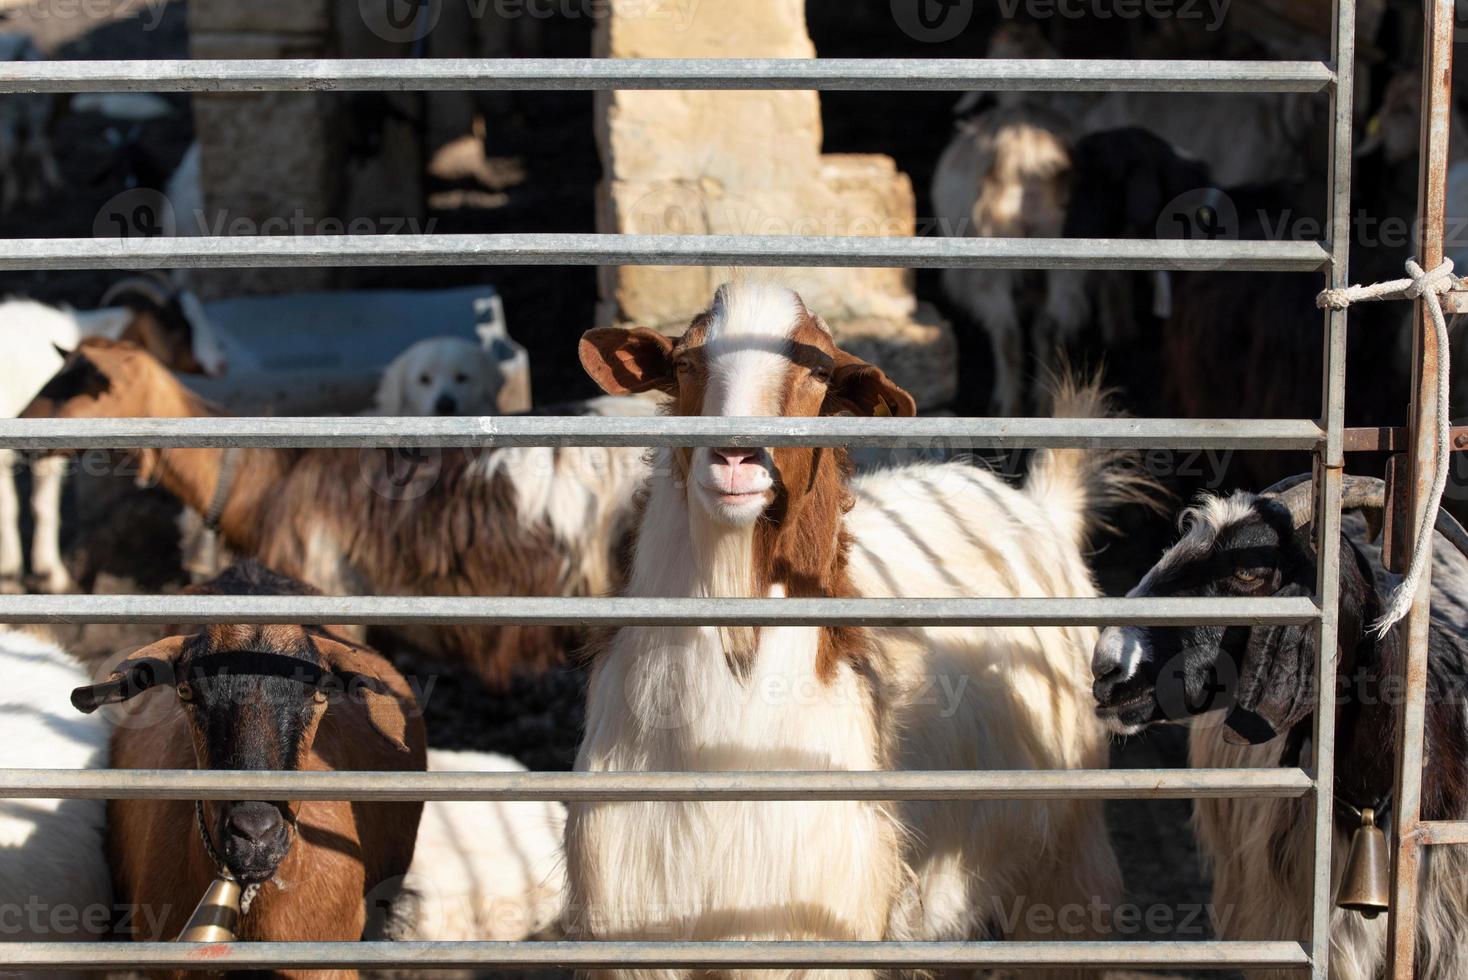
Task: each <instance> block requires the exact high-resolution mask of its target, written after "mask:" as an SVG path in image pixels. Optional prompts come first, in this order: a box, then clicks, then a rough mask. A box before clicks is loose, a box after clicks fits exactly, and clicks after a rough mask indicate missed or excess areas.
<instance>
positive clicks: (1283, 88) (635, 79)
mask: <svg viewBox="0 0 1468 980" xmlns="http://www.w3.org/2000/svg"><path fill="white" fill-rule="evenodd" d="M1334 77H1335V76H1334V74H1333V73H1332V72H1331V70H1330V67H1329V66H1328V65H1326V64H1325V63H1324V62H1320V61H1123V60H1114V61H1113V60H1100V59H1088V60H1079V59H1061V58H1057V59H1045V60H1011V59H950V58H906V59H904V58H870V59H866V58H862V59H857V58H822V59H813V58H800V59H776V58H698V59H682V58H677V59H674V58H667V59H661V58H660V59H640V58H558V59H551V58H523V59H521V58H516V59H509V60H490V59H482V58H415V59H406V58H391V59H387V58H383V59H371V58H367V59H350V60H342V59H316V60H274V59H271V60H256V59H240V60H226V61H215V60H198V61H166V60H158V61H18V62H7V63H4V64H0V92H364V91H387V92H395V91H462V90H471V89H474V90H481V91H483V90H506V89H508V90H521V91H528V90H553V91H606V90H610V89H743V90H751V89H816V90H819V91H851V90H899V91H908V92H922V91H928V92H933V91H944V92H961V91H968V90H985V91H1030V92H1043V91H1060V90H1070V91H1082V92H1142V91H1160V92H1319V91H1321V90H1323V89H1324V88H1325V87H1326V86H1328V85H1330V84H1331V82H1332V81H1333V80H1334Z"/></svg>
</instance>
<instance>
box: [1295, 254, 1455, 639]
mask: <svg viewBox="0 0 1468 980" xmlns="http://www.w3.org/2000/svg"><path fill="white" fill-rule="evenodd" d="M1407 275H1408V276H1410V277H1411V278H1408V279H1393V280H1392V281H1390V282H1378V283H1373V284H1372V285H1369V286H1345V287H1343V288H1340V289H1327V290H1324V291H1323V292H1321V294H1320V295H1319V296H1317V297H1316V298H1315V305H1316V306H1318V307H1320V308H1321V309H1323V310H1324V309H1330V310H1344V309H1346V308H1347V307H1349V306H1350V305H1351V304H1352V303H1369V302H1372V301H1375V300H1383V299H1419V298H1420V299H1421V300H1422V302H1423V304H1424V305H1425V306H1426V307H1427V312H1428V315H1429V318H1430V319H1431V320H1432V327H1433V330H1434V331H1435V332H1436V334H1437V348H1438V359H1437V377H1436V378H1435V379H1434V381H1435V382H1436V384H1437V398H1436V402H1437V425H1436V436H1437V438H1436V443H1437V446H1436V452H1435V453H1434V454H1433V457H1434V466H1435V470H1436V472H1434V473H1433V475H1432V490H1431V491H1430V492H1429V493H1428V496H1427V511H1426V513H1425V514H1423V516H1422V524H1421V526H1420V527H1418V528H1417V536H1416V538H1415V540H1414V541H1413V543H1412V562H1411V564H1410V565H1409V566H1408V567H1407V574H1406V576H1405V577H1404V578H1403V579H1402V581H1401V582H1399V583H1397V587H1396V588H1395V589H1393V590H1392V594H1391V597H1390V598H1389V599H1388V600H1387V605H1386V610H1385V611H1384V612H1383V613H1382V614H1381V618H1380V619H1378V620H1377V621H1376V622H1375V623H1374V624H1372V631H1373V632H1375V634H1376V636H1377V638H1378V639H1380V638H1381V637H1383V636H1385V635H1386V634H1387V631H1388V630H1390V629H1391V628H1392V627H1393V626H1395V625H1396V624H1397V623H1399V622H1401V621H1402V619H1403V618H1405V617H1406V615H1407V613H1408V612H1409V611H1410V610H1411V608H1412V600H1413V598H1414V597H1415V596H1416V595H1417V587H1418V583H1420V582H1421V581H1422V575H1423V572H1424V571H1426V569H1427V565H1428V563H1429V562H1430V561H1432V535H1433V527H1434V525H1436V524H1437V512H1438V508H1439V507H1441V506H1442V499H1443V491H1444V490H1445V489H1447V485H1448V454H1449V453H1450V452H1451V449H1450V446H1449V442H1450V440H1451V437H1452V420H1451V419H1450V418H1449V415H1448V377H1449V375H1448V321H1447V318H1446V317H1445V316H1444V315H1443V304H1442V294H1443V293H1446V292H1448V291H1449V290H1451V289H1452V288H1453V287H1454V286H1456V285H1458V283H1459V281H1460V280H1459V279H1458V277H1457V276H1455V275H1453V260H1452V259H1443V262H1442V265H1439V266H1438V267H1437V268H1435V269H1433V270H1432V271H1431V272H1426V271H1424V270H1423V268H1422V266H1420V265H1418V264H1417V262H1416V261H1415V260H1413V259H1408V260H1407Z"/></svg>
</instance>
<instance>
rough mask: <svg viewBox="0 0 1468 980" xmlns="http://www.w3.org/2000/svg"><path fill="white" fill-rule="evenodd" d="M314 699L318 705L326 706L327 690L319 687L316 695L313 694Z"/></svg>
mask: <svg viewBox="0 0 1468 980" xmlns="http://www.w3.org/2000/svg"><path fill="white" fill-rule="evenodd" d="M312 697H314V698H315V699H316V703H317V704H325V703H326V689H325V688H322V687H318V688H317V689H316V693H315V694H313V695H312Z"/></svg>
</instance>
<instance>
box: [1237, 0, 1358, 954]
mask: <svg viewBox="0 0 1468 980" xmlns="http://www.w3.org/2000/svg"><path fill="white" fill-rule="evenodd" d="M1332 13H1333V15H1334V17H1335V23H1334V25H1333V30H1332V32H1331V50H1330V60H1331V67H1332V68H1334V69H1335V85H1333V86H1332V87H1331V90H1330V122H1331V144H1330V172H1329V174H1328V180H1329V186H1330V194H1331V196H1330V219H1329V224H1328V229H1327V241H1328V247H1329V248H1330V268H1329V271H1328V273H1327V276H1328V278H1329V286H1330V288H1332V289H1338V288H1342V287H1345V286H1348V285H1350V281H1351V276H1350V259H1351V233H1352V230H1353V227H1352V222H1351V164H1352V162H1353V160H1354V157H1355V154H1354V152H1353V151H1354V146H1353V143H1352V122H1353V119H1352V113H1353V112H1354V109H1355V98H1354V83H1355V78H1356V3H1355V0H1335V3H1334V4H1333V7H1332ZM1255 326H1256V329H1258V328H1260V326H1261V325H1258V324H1256V325H1255ZM1322 360H1323V363H1324V368H1323V371H1324V377H1323V381H1322V385H1321V390H1322V400H1323V405H1322V408H1321V422H1320V424H1321V427H1322V428H1323V429H1325V444H1324V445H1323V446H1321V447H1320V449H1319V450H1318V451H1317V453H1316V456H1315V477H1316V480H1315V493H1316V497H1315V515H1314V525H1315V540H1316V553H1317V555H1318V564H1317V568H1316V579H1315V591H1316V594H1317V595H1319V597H1320V621H1319V622H1318V623H1316V626H1315V635H1316V639H1317V641H1318V642H1317V644H1316V649H1317V650H1319V651H1321V655H1320V656H1319V657H1318V658H1317V663H1316V665H1315V668H1316V682H1317V687H1316V689H1317V692H1318V693H1317V698H1318V700H1317V709H1316V712H1315V732H1314V742H1315V748H1314V752H1313V753H1312V754H1313V757H1314V767H1315V774H1314V775H1315V796H1314V806H1315V813H1314V816H1315V847H1314V866H1313V874H1314V877H1313V881H1312V888H1311V905H1310V962H1311V976H1312V978H1313V980H1327V978H1328V977H1329V975H1330V920H1331V914H1332V912H1333V911H1334V908H1335V889H1334V888H1333V887H1332V874H1331V851H1332V849H1333V846H1334V843H1335V806H1334V796H1335V686H1336V662H1335V656H1334V653H1335V649H1336V631H1337V626H1338V624H1337V617H1338V613H1339V608H1338V607H1339V603H1338V602H1337V597H1338V595H1339V592H1340V547H1341V535H1340V524H1341V477H1342V474H1343V472H1344V467H1345V445H1344V443H1345V403H1346V311H1345V310H1343V309H1331V310H1328V311H1327V312H1326V314H1325V356H1324V358H1323V359H1322Z"/></svg>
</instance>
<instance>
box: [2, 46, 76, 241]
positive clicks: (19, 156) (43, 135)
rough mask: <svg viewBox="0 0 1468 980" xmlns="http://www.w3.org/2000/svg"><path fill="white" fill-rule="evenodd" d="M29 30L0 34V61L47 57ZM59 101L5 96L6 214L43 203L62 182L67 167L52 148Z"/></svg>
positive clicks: (43, 96) (34, 96) (45, 96)
mask: <svg viewBox="0 0 1468 980" xmlns="http://www.w3.org/2000/svg"><path fill="white" fill-rule="evenodd" d="M45 58H46V56H45V55H44V54H42V53H41V49H40V48H38V47H36V44H35V42H34V41H32V40H31V39H30V38H29V37H28V36H26V35H24V34H0V61H44V60H45ZM54 118H55V101H54V98H53V97H52V96H51V95H48V94H45V93H42V92H18V93H14V94H11V95H5V96H0V214H3V213H5V212H7V211H11V210H13V209H14V208H15V206H16V205H17V204H19V203H20V202H21V201H24V202H25V203H26V204H32V205H35V204H40V203H41V202H42V201H44V200H45V199H46V196H47V195H48V194H49V193H50V192H51V191H54V190H57V189H58V188H60V187H61V184H62V180H61V167H60V166H59V165H58V164H57V162H56V154H55V152H54V151H53V150H52V148H51V129H52V126H53V123H54Z"/></svg>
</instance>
